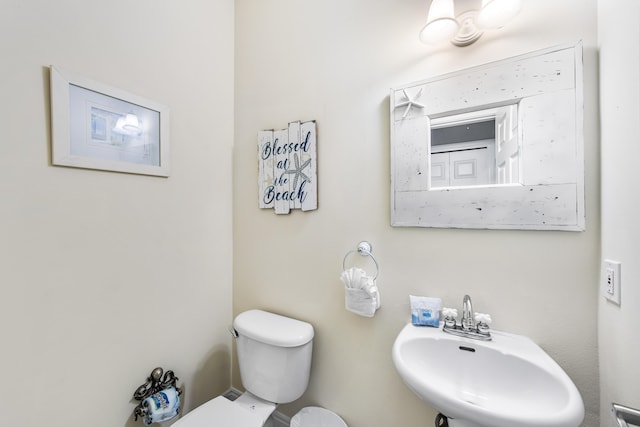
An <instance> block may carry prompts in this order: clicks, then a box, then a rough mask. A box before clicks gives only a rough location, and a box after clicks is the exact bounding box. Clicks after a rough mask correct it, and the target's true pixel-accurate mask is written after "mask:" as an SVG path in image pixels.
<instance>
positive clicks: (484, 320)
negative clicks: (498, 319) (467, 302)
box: [474, 313, 491, 335]
mask: <svg viewBox="0 0 640 427" xmlns="http://www.w3.org/2000/svg"><path fill="white" fill-rule="evenodd" d="M474 319H475V321H476V327H477V328H478V332H480V333H481V334H484V335H488V334H489V325H490V324H491V316H489V315H488V314H485V313H475V317H474Z"/></svg>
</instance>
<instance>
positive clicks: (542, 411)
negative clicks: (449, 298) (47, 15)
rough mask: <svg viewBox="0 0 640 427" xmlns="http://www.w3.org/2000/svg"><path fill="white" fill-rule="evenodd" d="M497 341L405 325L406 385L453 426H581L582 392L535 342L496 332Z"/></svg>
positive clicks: (402, 359)
mask: <svg viewBox="0 0 640 427" xmlns="http://www.w3.org/2000/svg"><path fill="white" fill-rule="evenodd" d="M491 335H492V337H493V340H492V341H477V340H473V339H469V338H465V337H458V336H454V335H449V334H446V333H444V332H442V328H433V327H424V326H422V327H420V326H413V325H411V324H409V325H407V326H405V327H404V328H403V329H402V331H400V334H398V337H397V338H396V340H395V343H394V344H393V362H394V364H395V366H396V369H397V370H398V374H400V377H401V378H402V380H403V381H404V383H405V384H406V385H407V386H408V387H409V388H410V389H411V390H412V391H413V392H414V393H416V394H417V395H418V396H419V397H420V398H421V399H422V400H424V401H425V402H427V403H429V404H430V405H431V406H433V407H434V408H435V409H437V410H438V411H439V412H441V413H442V414H444V415H446V416H447V417H448V418H449V425H450V426H451V427H456V426H458V427H515V426H517V427H577V426H579V425H580V423H581V422H582V419H583V417H584V405H583V403H582V398H581V397H580V393H579V392H578V390H577V389H576V386H575V385H574V384H573V382H572V381H571V379H570V378H569V376H568V375H567V374H566V373H565V372H564V371H563V370H562V368H561V367H560V366H558V364H557V363H556V362H555V361H554V360H553V359H552V358H551V357H550V356H549V355H548V354H547V353H545V352H544V350H542V349H541V348H540V347H539V346H538V345H536V344H535V343H534V342H533V341H531V339H529V338H527V337H524V336H521V335H514V334H509V333H506V332H500V331H491Z"/></svg>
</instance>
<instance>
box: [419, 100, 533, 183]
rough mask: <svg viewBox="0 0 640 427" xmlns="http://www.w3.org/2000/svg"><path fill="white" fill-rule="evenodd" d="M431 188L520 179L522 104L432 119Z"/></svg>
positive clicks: (516, 180) (518, 180)
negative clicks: (519, 134) (519, 125)
mask: <svg viewBox="0 0 640 427" xmlns="http://www.w3.org/2000/svg"><path fill="white" fill-rule="evenodd" d="M430 127H431V137H430V171H431V185H430V188H436V189H437V188H448V187H463V186H487V185H504V184H519V183H520V173H519V171H520V157H521V154H520V153H521V149H520V144H519V142H518V141H519V138H518V105H517V104H511V105H506V106H502V107H497V108H489V109H482V110H477V111H473V112H470V113H464V114H456V115H450V116H445V117H440V118H436V119H431V126H430Z"/></svg>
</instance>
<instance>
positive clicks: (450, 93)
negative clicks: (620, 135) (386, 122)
mask: <svg viewBox="0 0 640 427" xmlns="http://www.w3.org/2000/svg"><path fill="white" fill-rule="evenodd" d="M582 86H583V81H582V44H581V43H577V44H572V45H565V46H557V47H553V48H549V49H545V50H542V51H537V52H532V53H529V54H525V55H521V56H517V57H513V58H508V59H505V60H501V61H498V62H493V63H490V64H485V65H481V66H478V67H474V68H470V69H466V70H462V71H457V72H454V73H450V74H446V75H443V76H438V77H435V78H432V79H428V80H423V81H420V82H415V83H411V84H407V85H403V86H400V87H397V88H393V89H392V90H391V96H390V107H391V225H393V226H404V227H439V228H489V229H531V230H568V231H581V230H584V229H585V206H584V153H583V150H584V149H583V130H582V128H583V93H582Z"/></svg>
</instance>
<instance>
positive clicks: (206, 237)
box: [0, 0, 234, 427]
mask: <svg viewBox="0 0 640 427" xmlns="http://www.w3.org/2000/svg"><path fill="white" fill-rule="evenodd" d="M233 13H234V11H233V1H231V0H216V1H205V0H195V1H190V2H188V4H186V5H185V4H183V3H182V2H174V1H168V0H139V1H135V2H131V1H123V0H114V1H110V2H88V1H84V0H61V1H49V0H3V1H2V2H0V56H1V57H2V65H1V67H0V69H1V73H0V77H1V79H0V195H1V199H2V200H1V202H0V230H1V231H0V236H1V237H0V241H1V242H2V243H1V244H0V290H1V294H0V338H1V340H2V345H1V346H0V348H1V350H0V366H1V367H2V387H0V412H2V421H1V422H0V424H2V425H4V426H13V427H22V426H25V427H27V426H28V427H34V426H48V427H71V426H74V427H75V426H87V425H91V426H94V427H99V426H104V427H117V426H125V425H126V426H134V425H142V424H140V422H138V423H135V424H134V423H133V420H132V417H131V413H132V410H133V408H134V406H135V402H134V401H133V400H132V399H131V396H132V393H133V391H134V390H135V389H136V388H137V386H138V385H140V384H141V383H143V382H144V380H145V379H146V377H147V376H148V375H149V372H150V371H151V369H153V368H154V367H156V366H162V367H164V368H166V369H173V370H174V371H175V372H176V374H177V375H178V377H180V384H183V385H184V386H185V387H186V396H185V397H186V404H185V409H191V408H192V407H193V406H194V405H196V404H198V403H201V402H204V401H205V400H207V399H209V398H211V397H212V396H214V395H216V394H219V393H221V392H222V391H224V390H225V389H226V388H227V387H228V385H229V382H230V378H229V372H230V365H229V360H230V356H231V349H230V338H229V335H228V333H227V331H226V326H227V325H228V323H229V321H230V319H231V286H232V283H231V277H232V260H231V250H232V232H231V227H232V216H231V201H232V199H231V186H230V185H229V184H228V182H229V181H230V179H231V159H232V145H233V125H232V123H233ZM51 64H55V65H57V66H59V67H62V68H66V69H68V70H70V71H75V72H76V73H79V74H81V75H84V76H86V77H89V78H92V79H94V80H96V81H99V82H102V83H106V84H109V85H111V86H115V87H118V88H120V89H123V90H126V91H129V92H132V93H136V94H138V95H140V96H143V97H146V98H149V99H152V100H155V101H157V102H160V103H163V104H166V105H168V106H169V107H170V108H171V123H170V124H171V144H172V145H171V156H172V158H171V160H172V172H171V177H170V178H168V179H164V178H157V177H144V176H135V175H127V174H116V173H108V172H98V171H89V170H81V169H71V168H61V167H54V166H51V165H50V164H49V156H50V148H49V144H50V139H51V133H50V130H49V129H50V121H49V117H50V116H49V114H50V111H49V83H48V78H49V75H48V69H47V68H46V67H48V66H49V65H51Z"/></svg>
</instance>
